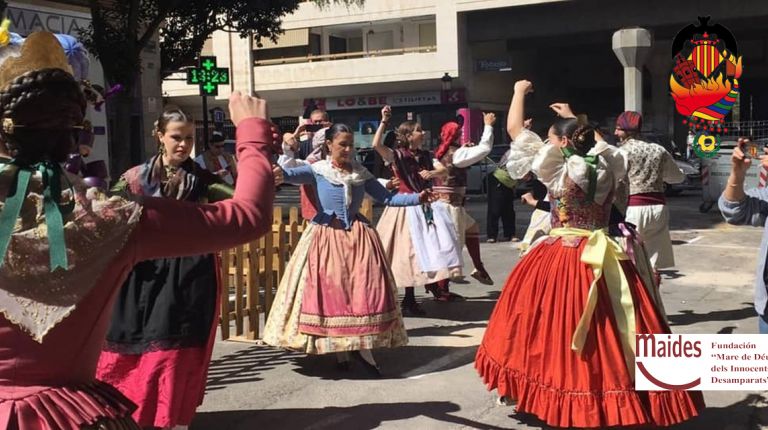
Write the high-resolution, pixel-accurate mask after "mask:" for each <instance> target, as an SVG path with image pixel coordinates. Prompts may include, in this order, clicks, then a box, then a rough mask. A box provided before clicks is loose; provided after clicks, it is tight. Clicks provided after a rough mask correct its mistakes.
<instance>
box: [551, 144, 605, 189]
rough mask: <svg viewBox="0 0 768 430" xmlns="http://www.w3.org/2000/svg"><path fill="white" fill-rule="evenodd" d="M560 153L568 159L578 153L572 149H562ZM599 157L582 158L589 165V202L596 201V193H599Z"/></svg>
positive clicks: (588, 156) (587, 156)
mask: <svg viewBox="0 0 768 430" xmlns="http://www.w3.org/2000/svg"><path fill="white" fill-rule="evenodd" d="M560 151H561V152H562V153H563V156H564V157H565V158H566V159H568V158H570V157H571V156H572V155H574V154H576V151H574V149H573V148H570V147H565V148H560ZM598 157H599V155H586V156H581V158H583V159H584V162H585V163H587V175H589V176H588V180H589V187H588V189H587V200H590V201H594V200H595V192H596V191H597V159H598Z"/></svg>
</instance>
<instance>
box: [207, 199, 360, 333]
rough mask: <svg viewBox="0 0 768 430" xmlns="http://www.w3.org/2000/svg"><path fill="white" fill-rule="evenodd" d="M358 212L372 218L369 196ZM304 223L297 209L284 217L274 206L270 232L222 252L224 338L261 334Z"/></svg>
mask: <svg viewBox="0 0 768 430" xmlns="http://www.w3.org/2000/svg"><path fill="white" fill-rule="evenodd" d="M360 214H361V215H363V216H364V217H366V218H367V219H369V220H372V219H373V205H372V203H371V200H370V199H368V198H366V199H365V200H364V201H363V206H362V207H361V208H360ZM306 226H307V222H306V221H305V220H303V219H302V218H301V217H299V209H298V208H296V207H292V208H290V209H289V210H288V216H287V217H285V216H284V213H283V208H282V207H275V208H274V215H273V219H272V234H266V235H265V236H264V237H262V238H261V239H259V240H257V241H254V242H251V243H248V244H246V245H242V246H238V247H236V248H233V249H228V250H226V251H223V252H222V253H221V258H220V261H221V266H220V270H221V279H222V281H223V286H222V288H221V300H220V302H221V309H220V311H221V317H220V324H221V338H222V339H223V340H233V341H244V342H254V341H257V340H258V339H259V338H260V337H261V335H260V327H261V324H262V323H263V322H265V321H266V319H267V317H268V316H269V311H270V309H271V308H272V300H273V297H274V294H275V292H276V291H277V286H278V285H279V284H280V280H281V279H282V278H283V276H284V275H285V267H286V265H287V264H288V261H289V260H290V259H291V255H293V251H294V250H295V249H296V246H297V245H298V243H299V240H300V239H301V235H302V233H304V230H305V228H306ZM233 322H234V333H232V330H231V329H232V323H233Z"/></svg>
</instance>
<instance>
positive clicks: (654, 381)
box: [637, 361, 701, 390]
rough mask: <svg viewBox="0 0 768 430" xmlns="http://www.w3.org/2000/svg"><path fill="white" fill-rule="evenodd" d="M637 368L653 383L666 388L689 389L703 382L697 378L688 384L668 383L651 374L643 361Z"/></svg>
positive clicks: (638, 363)
mask: <svg viewBox="0 0 768 430" xmlns="http://www.w3.org/2000/svg"><path fill="white" fill-rule="evenodd" d="M637 368H638V369H640V373H642V374H643V376H645V378H646V379H647V380H649V381H651V382H652V383H653V384H655V385H656V386H658V387H661V388H664V389H666V390H689V389H691V388H693V387H695V386H697V385H699V384H701V378H696V379H695V380H693V381H691V382H689V383H687V384H680V385H676V384H667V383H666V382H662V381H659V380H658V379H656V377H654V376H653V375H651V372H649V371H648V369H646V368H645V365H644V364H643V363H641V362H639V361H638V362H637Z"/></svg>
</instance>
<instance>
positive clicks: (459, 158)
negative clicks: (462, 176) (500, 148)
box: [453, 113, 496, 168]
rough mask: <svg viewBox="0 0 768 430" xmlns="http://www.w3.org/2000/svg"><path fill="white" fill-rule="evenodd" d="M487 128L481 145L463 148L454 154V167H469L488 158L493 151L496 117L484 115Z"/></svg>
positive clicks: (488, 114)
mask: <svg viewBox="0 0 768 430" xmlns="http://www.w3.org/2000/svg"><path fill="white" fill-rule="evenodd" d="M483 121H484V122H485V127H484V128H483V135H482V137H481V138H480V143H478V144H477V145H475V146H462V147H461V148H459V149H457V150H456V152H454V153H453V165H454V166H456V167H459V168H463V167H469V166H471V165H473V164H475V163H477V162H479V161H481V160H482V159H483V158H485V157H487V156H488V154H490V153H491V149H493V124H494V123H495V122H496V115H494V114H492V113H487V114H484V115H483Z"/></svg>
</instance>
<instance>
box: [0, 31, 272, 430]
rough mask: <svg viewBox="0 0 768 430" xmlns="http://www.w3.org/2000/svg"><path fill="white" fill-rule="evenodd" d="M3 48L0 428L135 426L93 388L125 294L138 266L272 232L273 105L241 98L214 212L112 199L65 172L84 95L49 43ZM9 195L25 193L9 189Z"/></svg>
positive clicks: (41, 36) (101, 387)
mask: <svg viewBox="0 0 768 430" xmlns="http://www.w3.org/2000/svg"><path fill="white" fill-rule="evenodd" d="M7 48H13V47H12V46H10V45H9V46H6V47H4V48H0V63H1V64H0V115H2V127H0V136H2V140H3V142H4V143H5V144H6V146H7V147H8V149H9V153H10V154H13V157H14V159H13V160H11V161H10V162H8V163H7V164H5V166H3V168H2V173H1V174H0V200H2V201H3V203H4V204H3V206H2V209H0V255H1V256H2V258H3V260H2V265H0V280H1V281H0V297H2V298H1V299H0V417H2V420H0V429H18V428H22V429H42V430H58V429H62V428H65V429H97V428H98V429H136V428H138V427H137V426H136V424H135V423H134V422H133V420H132V419H131V412H132V411H133V409H134V406H133V405H132V403H131V402H130V401H129V400H128V399H127V398H125V397H124V396H123V395H121V394H120V393H119V392H118V391H117V390H115V389H114V388H112V387H111V386H109V385H108V384H106V383H103V382H99V381H97V380H96V379H95V377H94V375H95V369H96V363H97V360H98V355H99V351H100V348H101V345H102V343H103V342H104V338H105V334H106V331H107V326H108V323H109V321H110V317H111V313H112V312H111V310H112V306H113V304H114V303H113V302H114V297H115V294H116V293H117V291H118V289H119V287H120V286H121V285H122V284H123V282H124V281H125V279H126V277H127V275H128V274H129V272H130V270H131V268H132V267H133V266H134V265H135V264H136V263H138V262H139V261H143V260H148V259H156V258H162V257H169V256H172V255H195V254H202V253H208V252H215V251H218V250H221V249H226V248H229V247H233V246H236V245H239V244H242V243H247V242H250V241H252V240H256V239H257V238H258V237H259V236H261V235H263V234H264V233H265V232H266V231H267V230H269V229H270V225H271V222H270V219H271V215H272V199H273V196H274V180H273V173H272V169H271V167H270V162H269V158H268V157H269V149H270V144H271V142H272V141H273V139H274V138H276V136H275V135H273V133H272V130H271V129H270V124H269V123H268V122H267V121H266V118H268V117H269V116H268V114H267V108H266V102H264V101H263V100H259V99H255V98H251V97H247V96H242V95H240V93H239V92H234V93H233V94H232V96H231V98H230V112H231V118H232V121H233V122H234V124H235V125H236V126H237V127H238V130H237V142H238V143H237V148H238V153H239V155H240V160H241V178H242V179H243V180H242V181H241V182H240V184H239V185H238V188H237V189H236V191H235V195H234V198H233V199H232V200H227V201H224V202H219V203H215V204H209V205H198V204H192V203H189V202H180V201H176V200H173V199H155V198H151V197H147V198H144V199H143V200H142V201H141V203H139V202H130V201H126V200H124V199H121V198H118V197H113V198H107V197H106V196H105V195H104V194H103V193H100V192H99V191H98V190H97V189H95V188H91V189H87V188H86V187H85V186H84V185H83V184H82V182H81V181H79V180H78V178H77V177H75V176H74V175H68V174H67V173H66V172H63V171H62V170H61V167H60V164H59V163H61V162H63V161H64V160H65V159H66V156H67V154H68V153H70V152H71V150H72V148H73V145H74V136H75V132H77V131H79V129H80V127H82V122H83V116H84V109H85V105H86V101H85V98H84V96H83V93H82V91H81V90H80V87H79V84H78V82H77V81H76V80H75V79H74V78H73V76H72V74H71V72H70V68H69V65H68V64H67V60H66V58H65V56H64V52H63V51H62V49H61V46H60V45H59V43H58V42H57V40H56V38H55V37H54V36H53V35H52V34H51V33H46V32H38V33H33V34H31V35H30V36H29V37H27V39H26V40H25V41H24V42H23V45H22V46H21V49H20V52H19V49H18V47H16V49H15V52H12V54H11V55H8V53H7V52H5V51H6V49H7ZM11 190H16V191H15V192H11Z"/></svg>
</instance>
